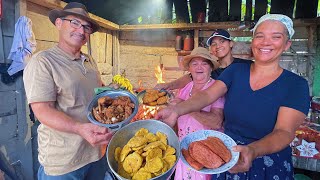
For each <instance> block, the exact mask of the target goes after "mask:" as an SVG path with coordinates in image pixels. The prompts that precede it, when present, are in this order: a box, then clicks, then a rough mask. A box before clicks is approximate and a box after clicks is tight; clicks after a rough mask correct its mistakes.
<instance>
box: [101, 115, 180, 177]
mask: <svg viewBox="0 0 320 180" xmlns="http://www.w3.org/2000/svg"><path fill="white" fill-rule="evenodd" d="M106 156H107V161H108V165H109V167H110V169H111V171H112V172H113V173H114V174H115V175H116V177H117V178H118V179H120V180H124V179H152V180H155V179H168V178H169V177H170V176H171V175H172V173H173V171H174V169H175V166H176V163H177V162H178V160H179V158H180V143H179V139H178V136H177V135H176V133H175V132H174V131H173V129H172V128H170V127H169V126H168V125H166V124H165V123H163V122H161V121H158V120H143V121H136V122H133V123H130V124H128V125H127V126H125V127H123V128H121V129H120V130H119V131H117V132H116V133H115V134H114V135H113V137H112V139H111V140H110V142H109V145H108V148H107V153H106Z"/></svg>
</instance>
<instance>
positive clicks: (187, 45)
mask: <svg viewBox="0 0 320 180" xmlns="http://www.w3.org/2000/svg"><path fill="white" fill-rule="evenodd" d="M193 46H194V39H193V38H192V37H191V36H190V35H187V36H186V38H185V39H184V41H183V50H185V51H192V50H193Z"/></svg>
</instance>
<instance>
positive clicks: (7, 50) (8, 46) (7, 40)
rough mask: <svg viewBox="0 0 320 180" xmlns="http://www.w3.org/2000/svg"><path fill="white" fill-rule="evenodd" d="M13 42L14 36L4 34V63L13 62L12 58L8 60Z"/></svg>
mask: <svg viewBox="0 0 320 180" xmlns="http://www.w3.org/2000/svg"><path fill="white" fill-rule="evenodd" d="M12 42H13V37H8V36H3V50H4V63H11V60H8V59H7V58H8V56H9V53H10V49H11V46H12ZM0 102H1V101H0Z"/></svg>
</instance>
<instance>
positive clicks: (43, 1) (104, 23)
mask: <svg viewBox="0 0 320 180" xmlns="http://www.w3.org/2000/svg"><path fill="white" fill-rule="evenodd" d="M28 1H30V2H32V3H35V4H38V5H40V6H44V7H46V8H49V9H62V8H63V7H64V6H65V5H66V3H64V2H60V3H58V2H56V1H50V0H28ZM89 16H90V17H91V18H92V19H94V20H95V21H97V23H98V24H99V25H100V26H101V27H103V28H106V29H111V30H118V29H119V25H117V24H115V23H113V22H111V21H108V20H105V19H103V18H101V17H98V16H96V15H93V14H91V13H89Z"/></svg>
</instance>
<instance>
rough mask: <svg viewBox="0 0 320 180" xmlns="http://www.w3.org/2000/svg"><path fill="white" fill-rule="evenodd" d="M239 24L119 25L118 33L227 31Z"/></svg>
mask: <svg viewBox="0 0 320 180" xmlns="http://www.w3.org/2000/svg"><path fill="white" fill-rule="evenodd" d="M239 25H240V22H211V23H177V24H143V25H120V31H132V30H143V29H144V30H146V29H149V30H154V29H178V30H179V29H180V30H193V29H228V28H237V27H238V26H239Z"/></svg>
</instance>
